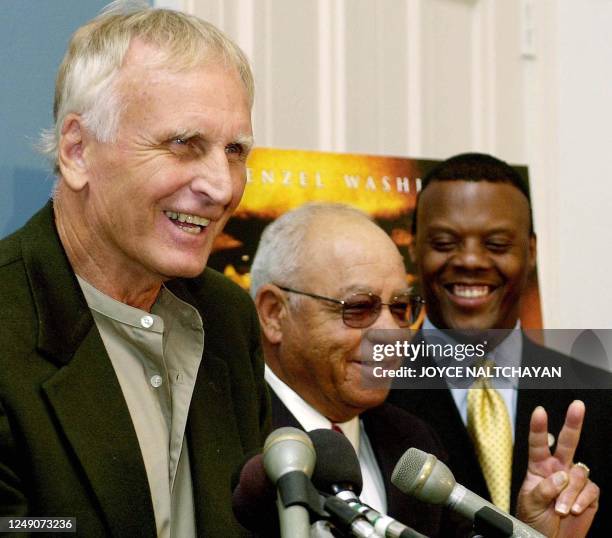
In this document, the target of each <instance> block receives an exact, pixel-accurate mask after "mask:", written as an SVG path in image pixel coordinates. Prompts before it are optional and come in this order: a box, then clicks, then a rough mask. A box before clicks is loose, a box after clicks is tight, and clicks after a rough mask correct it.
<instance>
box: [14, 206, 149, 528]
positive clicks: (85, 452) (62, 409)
mask: <svg viewBox="0 0 612 538" xmlns="http://www.w3.org/2000/svg"><path fill="white" fill-rule="evenodd" d="M21 243H22V251H23V259H24V265H25V269H26V273H27V276H28V280H29V281H30V282H31V283H32V284H31V291H32V296H33V299H34V304H35V307H36V314H37V317H38V339H37V348H38V351H39V353H40V354H41V355H42V356H43V357H45V358H46V359H47V360H49V361H50V362H52V363H53V364H55V366H56V367H57V368H58V370H57V372H56V373H55V374H54V375H53V376H52V377H50V378H49V379H48V380H47V381H46V382H45V383H43V385H42V390H43V392H44V394H45V395H46V398H47V400H48V402H49V405H50V408H51V412H52V413H53V414H54V415H55V418H56V419H57V422H58V425H59V426H58V429H60V430H61V433H63V435H65V438H66V442H67V444H69V445H70V446H71V448H72V451H73V452H74V457H75V460H76V463H77V465H80V466H81V468H82V470H83V473H84V480H86V481H87V482H89V485H90V487H91V489H92V491H93V494H94V496H95V497H96V499H97V504H98V505H99V507H100V510H101V512H102V518H103V519H104V520H105V521H106V524H107V525H108V528H109V529H110V534H111V535H147V534H150V535H153V534H155V519H154V514H153V506H152V503H151V495H150V491H149V484H148V480H147V476H146V471H145V468H144V463H143V460H142V456H141V453H140V446H139V444H138V439H137V437H136V433H135V431H134V427H133V425H132V420H131V417H130V414H129V411H128V408H127V404H126V403H125V399H124V398H123V393H122V392H121V387H120V386H119V382H118V380H117V376H116V375H115V371H114V369H113V367H112V364H111V362H110V359H109V357H108V354H107V353H106V349H105V348H104V344H103V342H102V340H101V338H100V334H99V332H98V330H97V328H96V326H95V324H94V321H93V318H92V316H91V313H90V311H89V308H88V306H87V302H86V301H85V298H84V297H83V294H82V293H81V289H80V287H79V285H78V282H77V280H76V277H75V275H74V273H73V271H72V268H71V266H70V263H69V261H68V258H67V257H66V253H65V252H64V249H63V247H62V245H61V242H60V240H59V237H58V235H57V231H56V229H55V223H54V217H53V207H52V204H51V202H49V203H48V204H47V205H46V206H45V207H44V208H43V209H42V210H41V211H40V212H38V213H37V214H36V215H35V216H34V217H32V219H31V220H30V222H29V223H28V224H27V226H26V227H25V228H24V233H23V236H22V239H21ZM58 480H61V477H58ZM125 499H132V500H133V502H130V503H126V502H125ZM118 500H119V501H118ZM130 531H132V532H130Z"/></svg>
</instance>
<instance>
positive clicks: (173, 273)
mask: <svg viewBox="0 0 612 538" xmlns="http://www.w3.org/2000/svg"><path fill="white" fill-rule="evenodd" d="M205 268H206V263H202V261H201V260H198V261H197V262H195V261H192V262H191V263H174V264H172V265H170V266H166V267H163V266H162V267H160V272H161V274H163V275H164V280H171V279H174V278H195V277H198V276H200V275H201V274H202V273H203V272H204V269H205Z"/></svg>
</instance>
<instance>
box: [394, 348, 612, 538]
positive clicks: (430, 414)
mask: <svg viewBox="0 0 612 538" xmlns="http://www.w3.org/2000/svg"><path fill="white" fill-rule="evenodd" d="M422 361H423V364H425V361H426V359H422ZM570 361H571V359H570V358H569V357H566V356H564V355H561V354H559V353H557V352H556V351H553V350H551V349H548V348H545V347H542V346H540V345H537V344H535V343H534V342H532V341H531V340H529V339H528V338H526V337H524V338H523V357H522V364H523V365H536V364H537V365H546V364H551V365H552V364H555V365H558V364H565V365H567V366H569V365H570ZM431 364H432V365H433V362H431ZM571 364H572V366H573V368H574V369H575V370H576V372H579V373H584V374H585V377H589V376H590V374H591V372H590V371H588V370H590V367H588V366H581V363H577V361H571ZM587 371H588V372H587ZM602 374H603V375H604V376H605V375H606V374H605V373H603V372H602ZM611 396H612V392H610V391H606V390H582V391H578V390H573V389H571V388H567V389H566V390H544V389H542V390H536V389H525V390H522V389H521V386H520V383H519V392H518V400H517V409H516V424H515V442H514V453H513V462H512V496H511V502H512V507H511V512H512V513H514V511H515V508H516V498H517V495H518V491H519V489H520V486H521V484H522V482H523V479H524V478H525V473H526V471H527V455H528V443H527V440H528V434H529V421H530V418H531V413H532V411H533V410H534V408H535V407H536V406H538V405H541V406H543V407H544V408H545V409H546V411H547V412H548V418H549V421H548V430H549V431H550V432H551V433H552V434H553V435H555V437H556V436H557V434H558V433H559V431H560V430H561V427H562V426H563V422H564V420H565V412H566V411H567V407H568V406H569V404H570V403H571V402H572V401H573V400H575V399H581V400H583V401H584V402H585V404H586V418H585V422H584V426H583V430H582V436H581V440H580V445H579V447H578V451H577V453H576V457H575V458H574V461H583V462H584V463H586V464H587V465H588V466H589V467H590V468H591V477H592V479H593V480H594V481H595V482H596V483H597V484H599V486H600V487H601V490H602V494H601V498H600V508H599V513H598V515H597V516H596V518H595V522H594V524H593V527H592V528H591V532H590V533H589V536H594V537H599V536H601V537H602V538H603V537H606V538H608V537H610V536H612V517H610V510H611V509H612V506H610V500H609V499H610V497H612V493H611V492H610V491H609V489H610V488H611V487H612V472H611V468H612V467H611V466H610V464H609V460H610V447H611V446H612V413H611V411H612V405H610V404H611ZM389 401H390V402H392V403H394V404H395V405H397V406H399V407H401V408H403V409H406V410H409V411H410V412H411V413H414V414H415V415H417V416H418V417H420V418H422V419H423V420H425V421H426V422H427V423H428V424H430V425H431V426H432V427H433V429H434V430H435V432H436V433H437V434H438V436H439V437H440V439H441V440H442V444H443V445H444V448H445V449H446V451H447V452H448V454H449V460H448V466H449V467H450V469H451V471H453V474H454V475H455V478H456V479H457V482H459V483H460V484H463V485H464V486H466V487H467V488H468V489H471V490H472V491H474V492H476V493H478V494H479V495H481V496H482V497H485V498H486V499H489V500H490V498H491V497H490V494H489V491H488V489H487V485H486V482H485V479H484V476H483V474H482V471H481V469H480V465H479V463H478V459H477V457H476V452H475V450H474V446H473V444H472V440H471V438H470V436H469V434H468V432H467V429H466V428H465V426H464V424H463V421H462V420H461V416H460V415H459V411H458V410H457V407H456V405H455V401H454V400H453V397H452V394H451V391H450V390H449V389H448V388H447V385H446V383H445V381H444V380H443V379H439V380H438V388H437V389H429V390H416V389H411V390H402V389H397V390H392V391H391V393H390V395H389Z"/></svg>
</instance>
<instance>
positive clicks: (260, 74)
mask: <svg viewBox="0 0 612 538" xmlns="http://www.w3.org/2000/svg"><path fill="white" fill-rule="evenodd" d="M156 3H157V4H158V5H162V4H163V5H166V6H170V7H175V8H178V9H184V10H185V11H188V12H192V13H196V14H197V15H200V16H202V17H204V18H207V19H209V20H211V22H213V23H216V24H218V25H219V26H220V27H221V28H223V29H225V30H226V31H227V32H228V33H229V34H230V35H231V36H232V37H234V39H236V40H237V41H238V43H239V44H240V45H241V46H242V47H243V48H244V49H245V51H246V52H247V54H248V55H249V57H250V58H251V60H252V62H253V67H254V70H255V75H256V79H257V97H256V105H255V110H254V120H255V133H256V138H257V143H258V144H259V145H263V146H272V147H281V148H282V147H284V148H299V149H316V150H323V151H343V152H360V153H370V154H384V155H403V156H410V157H433V158H445V157H448V156H450V155H451V154H453V153H457V152H462V151H467V150H479V151H486V152H491V153H494V154H496V155H498V156H500V157H501V158H504V159H506V160H508V161H510V162H512V163H516V164H527V165H528V166H529V167H530V176H531V182H532V193H533V205H534V210H535V224H536V231H537V233H538V238H539V248H540V253H539V271H540V285H541V290H542V295H543V309H544V319H545V324H546V326H547V327H551V328H556V327H559V328H605V327H612V308H611V305H612V286H608V285H607V281H606V278H605V276H606V273H608V272H609V271H610V269H612V254H611V253H610V252H609V251H608V249H607V248H606V247H607V241H606V239H607V238H608V237H609V236H610V235H612V234H611V233H610V230H612V181H608V177H607V175H610V173H611V170H612V151H610V150H609V149H608V147H607V146H609V145H610V142H612V135H610V134H609V133H608V130H609V129H608V126H609V125H612V121H611V120H612V106H611V105H610V104H609V103H608V102H607V99H606V97H608V96H610V95H612V92H611V89H612V61H611V59H610V51H612V30H611V29H612V0H159V1H158V2H156Z"/></svg>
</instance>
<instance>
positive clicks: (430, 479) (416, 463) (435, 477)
mask: <svg viewBox="0 0 612 538" xmlns="http://www.w3.org/2000/svg"><path fill="white" fill-rule="evenodd" d="M391 482H392V483H393V484H394V485H395V486H396V487H397V488H398V489H399V490H401V491H402V492H403V493H406V494H408V495H411V496H413V497H416V498H417V499H419V500H421V501H425V502H427V503H431V504H444V503H445V502H446V500H447V499H448V497H449V496H450V494H451V492H452V491H453V488H454V487H455V485H456V482H455V477H454V476H453V473H452V472H451V470H450V469H449V468H448V467H447V466H446V465H444V463H442V462H441V461H438V458H436V457H435V456H434V455H433V454H428V453H427V452H423V451H422V450H419V449H418V448H409V449H408V450H406V452H404V455H403V456H402V457H401V458H400V459H399V461H398V462H397V464H396V465H395V469H393V474H392V475H391Z"/></svg>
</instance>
